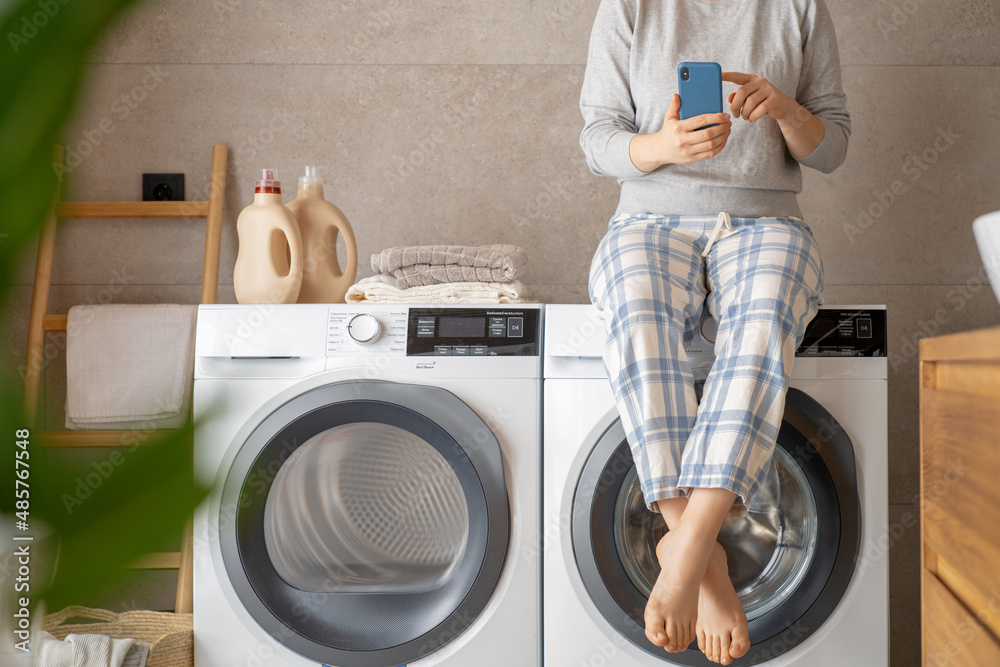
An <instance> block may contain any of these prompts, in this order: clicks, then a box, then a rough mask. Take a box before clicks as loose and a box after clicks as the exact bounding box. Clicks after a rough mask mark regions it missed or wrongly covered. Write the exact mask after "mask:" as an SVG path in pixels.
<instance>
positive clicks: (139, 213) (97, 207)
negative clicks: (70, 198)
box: [56, 201, 209, 220]
mask: <svg viewBox="0 0 1000 667" xmlns="http://www.w3.org/2000/svg"><path fill="white" fill-rule="evenodd" d="M208 211H209V203H208V202H207V201H74V202H62V203H60V204H57V205H56V218H58V219H60V220H68V219H93V220H106V219H111V218H136V219H140V218H170V219H180V218H205V217H208Z"/></svg>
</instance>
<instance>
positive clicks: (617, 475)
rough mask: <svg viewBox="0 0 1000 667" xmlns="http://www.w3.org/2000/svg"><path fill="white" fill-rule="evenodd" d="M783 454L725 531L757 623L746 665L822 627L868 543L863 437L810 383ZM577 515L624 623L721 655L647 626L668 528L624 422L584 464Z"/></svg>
mask: <svg viewBox="0 0 1000 667" xmlns="http://www.w3.org/2000/svg"><path fill="white" fill-rule="evenodd" d="M813 443H819V444H821V445H822V446H821V447H818V448H817V447H814V446H813ZM772 461H773V463H772V466H771V469H770V472H769V474H768V478H767V479H766V481H765V483H764V484H763V486H762V489H761V491H760V492H759V493H758V495H757V496H756V498H755V499H754V501H753V502H752V504H751V505H750V507H748V508H747V514H746V516H744V517H740V518H733V519H727V520H726V521H725V523H724V525H723V528H722V530H721V531H720V534H719V541H720V542H721V543H722V545H723V547H724V548H725V550H726V554H727V557H728V561H729V570H730V577H731V578H732V580H733V586H734V587H735V588H736V591H737V593H738V594H739V596H740V601H741V602H742V603H743V607H744V610H745V611H746V614H747V620H748V622H749V628H750V640H751V649H750V652H749V653H748V654H747V655H745V656H743V657H742V658H740V659H738V660H735V661H734V662H733V663H732V664H733V665H734V666H740V665H756V664H760V663H763V662H766V661H767V660H770V659H772V658H774V657H775V656H776V655H778V653H780V652H783V651H787V650H788V649H790V648H792V647H793V646H795V645H796V644H797V643H799V642H801V641H802V640H804V639H805V638H806V637H808V636H809V635H810V634H811V633H812V632H813V631H815V630H816V628H818V627H819V625H820V624H821V623H822V622H823V621H824V620H825V619H826V618H827V617H828V616H829V615H830V614H831V613H832V612H833V610H834V609H835V608H836V605H837V603H838V602H839V601H840V599H841V597H842V596H843V594H844V592H845V591H846V589H847V585H848V583H849V581H850V578H851V575H852V573H853V571H854V567H855V562H856V559H857V554H858V549H859V543H860V534H861V530H860V526H861V515H860V506H859V503H858V489H857V477H856V469H855V460H854V449H853V445H852V443H851V441H850V439H849V438H848V437H847V434H846V433H845V432H844V431H843V429H842V428H841V427H840V425H839V424H837V422H836V420H835V419H834V418H833V416H832V415H830V414H829V412H827V411H826V410H825V409H824V408H823V407H822V406H821V405H819V404H818V403H816V401H814V400H813V399H811V398H810V397H809V396H807V395H806V394H804V393H803V392H801V391H798V390H795V389H791V390H789V392H788V396H787V398H786V402H785V415H784V421H783V423H782V427H781V431H780V433H779V436H778V445H777V447H776V449H775V454H774V457H773V459H772ZM571 525H572V540H573V546H574V553H575V556H576V561H577V566H578V568H579V573H580V575H581V577H582V579H583V583H584V586H585V588H586V589H587V592H588V594H589V595H590V598H591V600H592V601H593V603H594V604H595V605H596V607H597V609H598V611H599V612H600V613H601V614H602V615H603V616H604V618H605V619H606V620H607V621H608V622H609V623H610V624H611V625H612V626H613V627H614V628H615V629H616V630H617V631H618V632H620V633H621V634H622V635H624V636H625V637H627V638H628V639H629V640H631V641H632V643H633V644H635V645H636V646H638V647H639V648H641V649H642V650H644V651H646V652H647V653H649V654H650V655H653V656H655V657H657V658H658V659H659V660H661V661H663V663H665V664H677V665H709V664H711V663H709V662H708V661H707V660H706V659H705V657H704V656H703V655H702V654H701V652H700V651H698V650H697V648H696V647H693V648H691V649H689V650H687V651H685V652H683V653H675V654H668V653H666V652H664V651H663V649H661V648H658V647H656V646H653V645H652V644H650V643H649V641H648V640H647V639H646V637H645V634H644V632H643V611H644V609H645V606H646V602H647V600H648V596H649V593H650V591H651V590H652V585H653V583H654V582H655V581H656V577H657V576H658V574H659V569H660V568H659V564H658V563H657V561H656V556H655V547H656V544H657V542H658V541H659V538H660V537H662V536H663V534H664V533H665V532H666V526H665V524H664V522H663V519H662V517H661V516H660V515H659V514H658V513H654V512H650V511H649V510H648V509H647V508H646V503H645V500H644V498H643V496H642V492H641V490H640V488H639V484H638V479H637V477H636V473H635V467H634V464H633V462H632V454H631V450H630V449H629V445H628V442H627V441H626V440H625V435H624V431H623V429H622V426H621V423H620V422H615V424H613V425H612V426H611V427H610V428H609V429H608V430H607V431H605V433H604V434H603V435H602V436H601V437H600V439H599V440H598V442H597V443H596V445H595V446H594V449H593V451H592V452H591V455H590V457H589V458H588V459H587V462H586V463H585V464H584V468H583V471H582V473H581V476H580V479H579V480H578V483H577V487H576V494H575V496H574V502H573V515H572V517H571ZM790 630H793V631H790Z"/></svg>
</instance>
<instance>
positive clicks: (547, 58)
mask: <svg viewBox="0 0 1000 667" xmlns="http://www.w3.org/2000/svg"><path fill="white" fill-rule="evenodd" d="M726 1H737V0H726ZM827 2H828V5H829V7H830V10H831V12H832V14H833V16H834V20H835V22H836V24H837V26H838V33H839V39H840V46H841V54H842V62H843V66H844V67H843V69H844V85H845V89H846V91H847V94H848V104H849V108H850V111H851V113H852V115H853V119H854V134H853V138H852V143H851V149H850V155H849V157H848V160H847V162H846V163H845V165H844V166H843V167H842V168H841V169H840V170H839V171H837V172H836V173H834V174H833V175H831V176H823V175H820V174H818V173H815V172H813V173H807V174H806V176H805V192H804V193H803V195H802V197H801V203H802V208H803V210H804V212H805V215H806V217H807V220H808V222H809V223H810V224H811V225H812V227H813V229H814V231H815V233H816V236H817V238H818V239H819V241H820V243H821V246H822V249H823V253H824V259H825V266H826V279H827V286H828V287H827V296H826V302H827V303H831V304H832V303H847V302H852V303H885V304H887V305H888V306H889V323H890V337H891V345H890V353H891V356H890V366H891V368H892V372H891V379H890V383H891V384H890V391H891V400H890V409H891V415H890V424H891V434H890V438H891V443H890V456H891V469H892V474H891V478H890V480H889V492H890V502H891V503H892V512H891V513H890V516H891V517H893V520H894V521H897V520H898V519H899V518H900V517H905V516H907V514H908V513H915V512H916V511H917V505H916V500H917V499H916V494H917V491H918V487H917V482H918V468H917V451H918V431H917V390H916V367H917V363H916V358H915V355H916V353H915V351H914V350H915V347H914V345H915V342H916V341H917V340H918V339H919V338H920V337H922V336H924V335H928V334H932V333H946V332H951V331H959V330H964V329H970V328H977V327H982V326H986V325H993V324H998V323H1000V307H998V306H997V303H996V301H995V300H994V298H993V296H992V294H991V293H990V291H989V289H988V287H986V288H984V287H983V286H982V280H983V275H984V274H983V273H982V264H981V262H980V260H979V257H978V254H977V252H976V249H975V245H974V241H973V237H972V234H971V231H970V224H971V221H972V220H973V218H975V217H976V216H977V215H979V214H981V213H984V212H987V211H991V210H996V209H1000V182H998V176H997V174H998V173H1000V132H998V127H997V124H998V118H1000V99H998V97H1000V66H998V65H1000V40H998V39H997V35H998V34H1000V4H998V3H996V2H994V1H992V0H955V1H954V2H947V3H944V2H928V1H927V0H891V1H889V0H874V1H871V0H827ZM598 3H599V0H574V1H571V0H551V2H537V1H536V0H509V1H507V2H495V1H488V0H458V1H455V0H452V1H450V2H444V1H443V0H410V1H405V0H374V1H371V0H345V1H342V2H322V1H320V0H303V1H301V2H297V3H276V2H265V1H263V0H213V2H203V1H199V0H176V1H172V2H171V1H167V0H150V1H149V2H147V3H146V4H145V5H143V6H142V7H141V8H140V9H139V10H138V11H136V12H134V13H133V14H132V15H131V16H129V17H127V18H126V19H125V20H123V21H122V22H121V23H120V25H118V26H117V28H116V29H115V30H113V31H112V32H111V33H110V34H109V35H108V37H107V39H106V40H105V41H104V43H103V44H102V45H101V46H100V47H99V48H98V49H97V50H96V52H95V53H94V56H93V59H92V65H91V67H90V68H89V76H90V80H89V86H88V88H87V93H86V98H85V100H84V102H83V104H82V107H81V109H80V112H79V113H78V115H77V117H76V120H75V121H74V123H73V124H72V126H71V127H70V128H69V130H68V131H67V133H66V142H67V144H68V145H69V147H70V149H71V150H72V151H73V153H72V155H75V156H76V157H75V158H73V157H71V160H72V161H71V164H73V165H74V168H73V169H72V170H71V172H70V173H69V174H68V179H67V191H68V198H85V199H128V198H137V197H138V196H139V195H140V187H141V180H140V174H141V173H142V172H171V171H178V172H184V173H185V174H186V175H187V187H188V191H189V198H192V197H194V196H203V193H204V191H205V189H206V185H207V179H208V164H209V152H210V146H211V144H213V143H224V144H227V145H228V146H229V147H230V149H231V150H232V156H231V159H230V174H231V177H230V181H229V190H228V195H227V199H226V226H225V232H224V237H223V248H222V275H221V283H222V288H221V291H220V294H221V295H222V298H223V299H224V300H228V301H232V300H233V293H232V286H231V283H232V267H233V263H234V261H235V257H236V249H237V239H236V232H235V219H236V216H237V214H238V213H239V211H240V209H241V208H242V207H243V206H244V205H246V204H247V203H248V202H249V200H250V198H251V195H252V187H253V180H254V174H255V172H256V171H257V170H258V169H260V168H261V167H264V166H268V167H274V168H276V169H277V170H278V173H279V176H280V177H281V178H282V180H283V181H284V182H285V184H286V187H289V186H292V185H293V184H294V179H295V177H296V176H297V172H298V170H299V169H300V168H301V167H302V166H303V165H305V164H319V165H323V166H324V167H325V170H324V171H325V174H324V175H325V177H326V179H327V193H328V196H329V198H330V199H332V200H333V201H334V202H336V203H337V204H338V205H339V206H340V207H341V208H342V209H343V210H344V212H345V213H346V214H347V216H348V217H349V218H350V220H351V222H352V223H353V225H354V228H355V231H356V233H357V238H358V243H359V248H360V254H361V257H362V262H361V267H362V268H361V273H360V275H361V276H365V275H369V274H370V273H371V271H370V269H369V268H368V266H367V257H368V256H369V255H370V254H371V253H372V252H375V251H377V250H379V249H381V248H383V247H386V246H390V245H400V244H425V243H463V244H466V243H467V244H479V243H490V242H506V243H516V244H518V245H521V246H523V247H525V248H526V249H528V252H529V255H530V268H529V270H528V271H527V274H526V276H525V282H526V283H527V284H528V285H529V286H531V287H532V288H533V289H534V294H535V295H536V297H537V298H538V299H539V300H541V301H545V302H550V303H551V302H583V301H586V299H587V290H586V278H587V268H588V264H589V260H590V257H591V254H592V252H593V250H594V248H595V246H596V244H597V242H598V240H599V239H600V237H601V235H602V233H603V229H604V226H605V224H606V221H607V219H608V217H609V215H610V214H611V212H612V211H613V210H614V207H615V203H616V197H617V186H616V184H615V183H614V182H613V181H611V180H609V179H600V178H597V177H595V176H592V175H590V174H589V172H588V171H587V169H586V165H585V163H584V159H583V156H582V154H581V151H580V149H579V146H578V135H579V131H580V129H581V120H580V115H579V111H578V108H577V98H578V94H579V89H580V84H581V81H582V77H583V71H584V65H585V63H586V53H587V42H588V38H589V33H590V24H591V21H592V19H593V15H594V12H595V11H596V8H597V5H598ZM866 211H867V212H868V217H865V215H864V213H865V212H866ZM144 229H147V228H144ZM201 243H202V237H201V231H200V229H199V228H198V226H197V225H195V224H191V223H175V222H162V223H159V222H157V223H153V224H152V230H150V231H145V232H141V231H140V230H139V229H138V227H137V226H136V225H135V224H134V223H131V222H127V221H121V222H119V221H113V222H110V221H109V222H93V223H70V224H65V225H64V226H63V228H62V230H61V232H60V236H59V241H58V244H57V252H56V262H57V270H56V271H55V275H54V282H55V286H54V289H53V297H54V304H53V309H54V310H55V309H58V308H64V307H66V306H68V305H69V304H71V303H73V302H80V301H88V300H90V301H96V300H99V299H100V298H102V297H101V295H102V294H103V295H105V296H107V295H109V294H110V295H111V297H110V298H111V299H112V300H114V301H118V302H129V301H148V300H169V301H173V300H187V301H194V300H195V299H196V297H197V287H196V285H197V283H198V281H199V279H200V259H201V253H202V249H201ZM71 251H72V252H71ZM30 271H31V261H30V259H29V260H27V261H26V262H25V268H24V271H23V272H22V278H21V279H20V283H21V285H19V286H18V287H17V288H16V289H15V290H14V294H15V297H16V302H15V304H14V306H15V307H14V309H13V311H12V312H13V313H15V314H17V316H18V317H19V318H20V317H21V316H26V312H27V305H26V304H27V298H28V294H29V292H30V290H29V289H28V287H26V286H27V285H29V284H30V276H31V272H30ZM3 335H4V340H5V342H8V343H9V344H8V345H7V346H5V348H4V349H5V350H7V351H6V352H5V354H6V355H8V359H7V361H13V362H14V363H15V364H17V363H21V362H20V360H21V359H23V346H24V345H23V339H24V327H23V326H22V325H20V324H19V323H17V320H15V319H11V320H10V322H8V326H7V327H5V329H4V334H3ZM57 347H58V346H57ZM58 361H59V360H56V361H53V363H51V364H50V365H49V366H48V368H47V373H46V395H47V400H46V405H47V409H48V411H49V413H50V415H51V416H52V418H53V420H54V421H56V422H57V421H58V420H59V419H60V418H61V411H60V408H59V405H60V403H61V401H62V396H63V393H64V390H63V389H62V385H61V383H62V381H63V380H62V377H61V371H60V370H58V368H59V366H60V364H59V363H58ZM907 523H908V522H907ZM891 528H892V527H891V526H889V527H887V528H886V530H887V532H888V533H889V534H890V535H893V536H897V535H898V537H893V538H892V540H891V542H892V548H891V550H890V559H891V566H892V571H893V574H892V584H891V587H892V628H893V629H892V645H893V665H894V666H904V665H907V666H908V665H914V664H917V660H918V658H917V655H918V647H919V641H918V639H919V635H918V627H917V623H918V613H917V609H918V605H919V597H918V596H919V582H918V579H917V569H916V567H915V564H916V563H917V561H918V559H919V553H918V548H917V535H916V532H917V531H916V530H915V529H909V530H906V531H903V533H902V534H900V532H899V531H895V530H890V529H891Z"/></svg>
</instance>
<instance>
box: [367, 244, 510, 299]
mask: <svg viewBox="0 0 1000 667" xmlns="http://www.w3.org/2000/svg"><path fill="white" fill-rule="evenodd" d="M524 265H525V256H524V250H522V249H521V248H519V247H517V246H515V245H500V244H497V245H484V246H478V247H470V246H449V245H437V246H409V247H397V248H386V249H385V250H383V251H382V252H380V253H376V254H374V255H372V270H373V271H375V273H376V275H374V276H371V277H369V278H364V279H362V280H360V281H358V283H356V284H355V285H352V286H351V288H350V289H349V290H348V291H347V302H348V303H360V302H362V301H370V302H382V303H524V302H525V301H527V300H528V299H527V293H526V292H527V290H526V289H525V286H524V284H523V283H521V281H520V280H518V279H517V277H518V276H519V275H520V274H521V271H522V270H523V268H524Z"/></svg>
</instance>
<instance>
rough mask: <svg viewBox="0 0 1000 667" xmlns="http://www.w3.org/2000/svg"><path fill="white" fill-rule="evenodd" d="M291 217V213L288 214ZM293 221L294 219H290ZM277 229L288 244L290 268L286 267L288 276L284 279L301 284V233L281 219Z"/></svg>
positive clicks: (286, 220) (296, 227) (294, 226)
mask: <svg viewBox="0 0 1000 667" xmlns="http://www.w3.org/2000/svg"><path fill="white" fill-rule="evenodd" d="M289 217H291V213H289ZM292 219H293V220H294V217H293V218H292ZM278 227H279V229H281V232H282V233H283V234H284V235H285V241H286V242H287V243H288V254H289V257H290V266H289V267H288V275H287V276H286V278H287V279H288V280H294V281H296V282H298V283H299V284H301V283H302V266H303V259H302V233H301V232H300V231H299V228H298V225H297V224H295V225H293V224H291V223H290V222H289V221H288V219H287V218H286V219H283V220H281V221H280V222H279V223H278Z"/></svg>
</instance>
